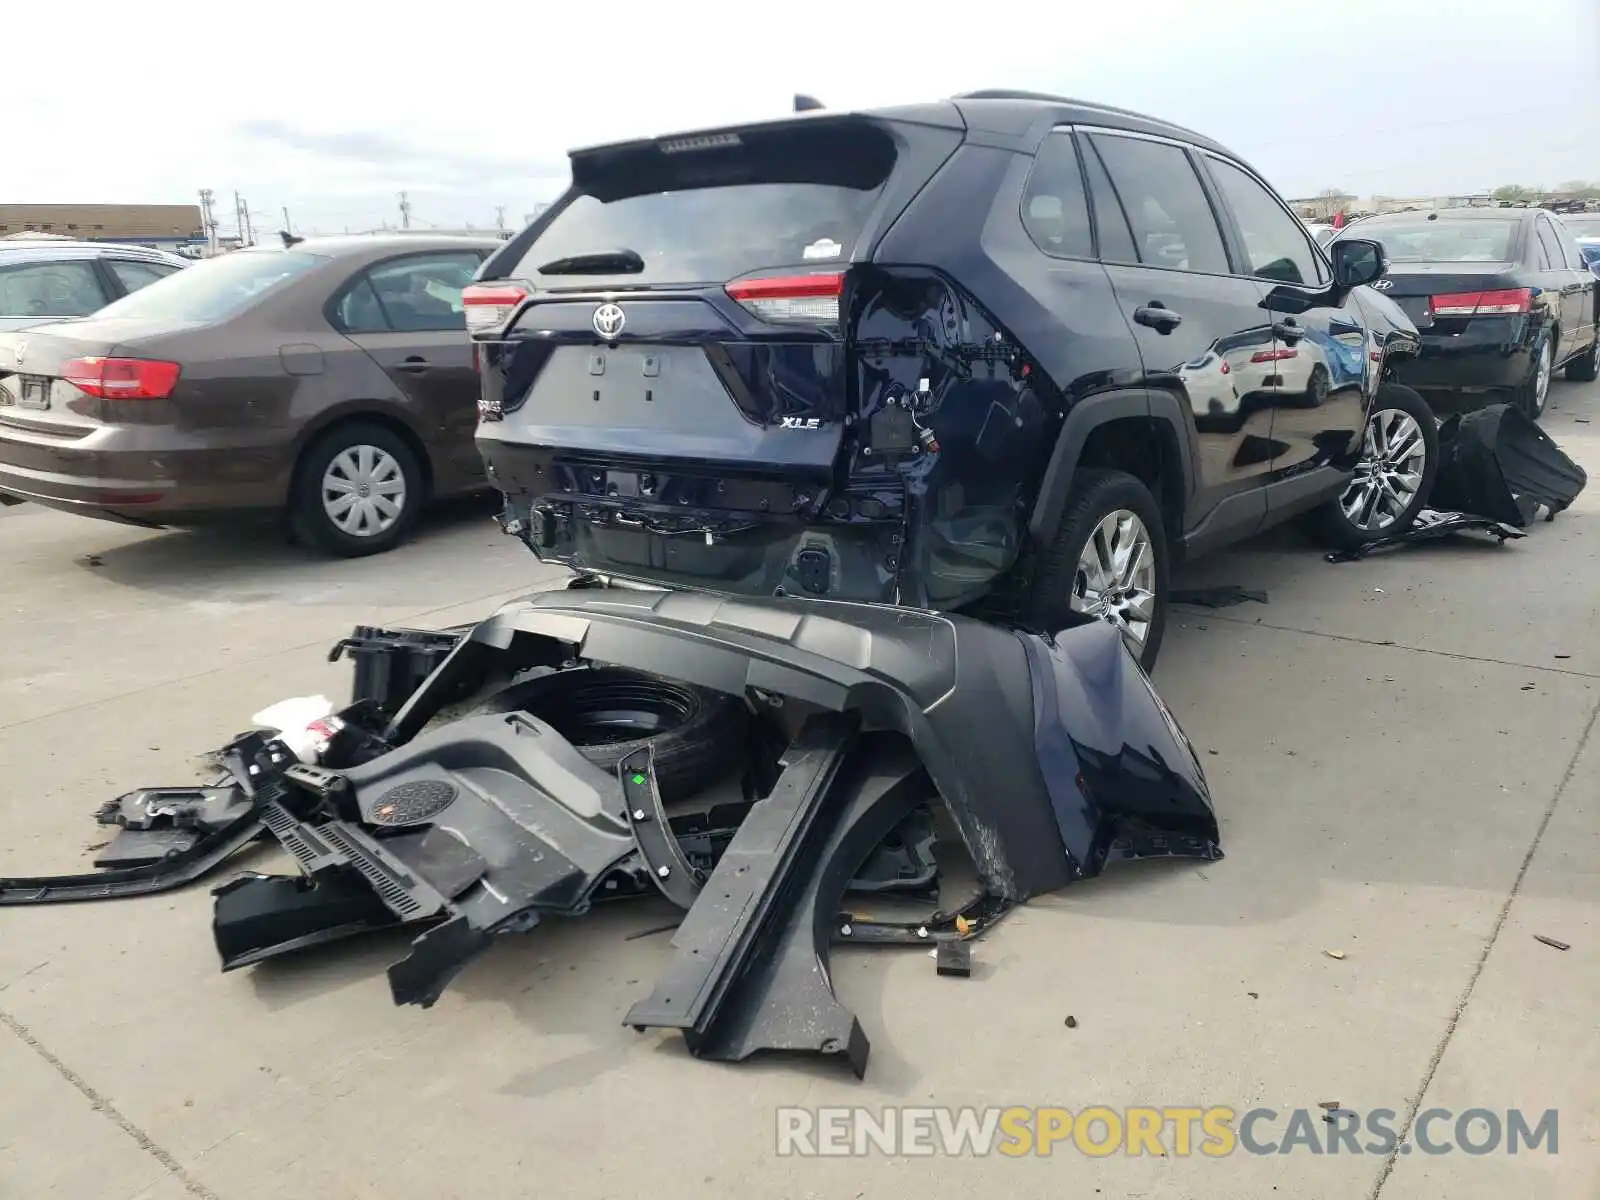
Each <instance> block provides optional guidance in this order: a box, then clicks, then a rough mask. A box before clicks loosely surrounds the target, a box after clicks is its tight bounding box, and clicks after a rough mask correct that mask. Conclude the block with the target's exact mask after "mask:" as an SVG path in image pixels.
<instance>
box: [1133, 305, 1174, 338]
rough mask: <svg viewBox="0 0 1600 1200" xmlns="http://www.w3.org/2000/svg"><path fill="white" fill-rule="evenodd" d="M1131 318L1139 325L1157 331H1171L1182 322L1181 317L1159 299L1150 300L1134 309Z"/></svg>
mask: <svg viewBox="0 0 1600 1200" xmlns="http://www.w3.org/2000/svg"><path fill="white" fill-rule="evenodd" d="M1133 319H1134V320H1135V321H1137V322H1139V324H1141V325H1148V326H1149V327H1150V328H1151V329H1154V330H1155V331H1156V332H1157V333H1171V332H1172V331H1173V330H1174V329H1176V328H1177V327H1178V326H1179V325H1181V324H1183V317H1182V316H1181V315H1180V314H1178V313H1175V312H1173V311H1172V310H1171V309H1170V308H1168V307H1167V306H1166V305H1165V304H1163V303H1161V301H1159V300H1152V301H1150V303H1149V304H1146V305H1144V306H1143V307H1142V308H1136V309H1134V310H1133Z"/></svg>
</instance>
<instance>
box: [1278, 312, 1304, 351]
mask: <svg viewBox="0 0 1600 1200" xmlns="http://www.w3.org/2000/svg"><path fill="white" fill-rule="evenodd" d="M1305 335H1306V331H1305V329H1304V328H1302V327H1301V325H1300V322H1298V321H1296V320H1295V319H1294V318H1293V317H1285V318H1284V319H1283V320H1281V321H1274V322H1273V323H1272V336H1273V337H1275V338H1281V339H1282V340H1283V341H1285V342H1288V343H1290V344H1291V345H1292V344H1293V343H1295V342H1298V341H1299V340H1300V339H1301V338H1303V337H1305Z"/></svg>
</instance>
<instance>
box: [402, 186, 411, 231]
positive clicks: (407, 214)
mask: <svg viewBox="0 0 1600 1200" xmlns="http://www.w3.org/2000/svg"><path fill="white" fill-rule="evenodd" d="M400 228H401V229H410V228H411V201H410V200H409V199H407V198H406V194H405V193H404V192H401V193H400Z"/></svg>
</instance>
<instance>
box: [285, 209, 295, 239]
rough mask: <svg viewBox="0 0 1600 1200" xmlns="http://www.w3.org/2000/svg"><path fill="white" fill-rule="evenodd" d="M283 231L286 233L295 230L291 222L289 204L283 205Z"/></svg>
mask: <svg viewBox="0 0 1600 1200" xmlns="http://www.w3.org/2000/svg"><path fill="white" fill-rule="evenodd" d="M283 231H284V232H285V233H293V232H294V227H293V226H291V225H290V224H289V206H288V205H287V204H285V205H284V206H283Z"/></svg>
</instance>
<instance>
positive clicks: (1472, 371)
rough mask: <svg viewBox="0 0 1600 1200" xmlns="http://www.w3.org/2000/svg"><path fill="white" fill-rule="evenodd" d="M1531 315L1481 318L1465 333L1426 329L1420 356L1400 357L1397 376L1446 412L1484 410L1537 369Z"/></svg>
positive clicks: (1464, 329) (1423, 334) (1468, 326)
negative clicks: (1529, 321) (1481, 408)
mask: <svg viewBox="0 0 1600 1200" xmlns="http://www.w3.org/2000/svg"><path fill="white" fill-rule="evenodd" d="M1530 332H1531V331H1530V329H1529V325H1528V321H1527V318H1525V317H1479V318H1474V319H1473V320H1471V321H1468V322H1466V323H1465V326H1464V327H1463V328H1461V329H1460V331H1459V332H1451V333H1440V332H1430V331H1427V330H1424V331H1423V333H1422V338H1421V342H1422V345H1421V351H1420V353H1419V354H1418V355H1417V357H1416V358H1412V359H1405V360H1402V361H1400V362H1399V363H1398V364H1397V365H1396V368H1395V377H1396V379H1397V380H1398V381H1399V382H1400V383H1403V384H1405V385H1406V386H1407V387H1411V388H1415V389H1416V390H1417V391H1419V392H1421V393H1423V394H1424V395H1425V396H1427V397H1428V399H1429V401H1430V403H1433V404H1434V406H1435V407H1436V408H1442V409H1445V410H1451V409H1462V408H1479V407H1482V406H1483V405H1484V404H1488V403H1493V402H1494V401H1496V400H1499V399H1504V398H1505V395H1504V394H1505V393H1507V392H1510V391H1512V390H1514V389H1516V388H1518V387H1521V386H1522V385H1523V384H1524V383H1526V382H1527V380H1528V377H1529V376H1530V375H1531V374H1532V372H1533V351H1532V346H1531V342H1532V338H1531V337H1530V336H1529V334H1530Z"/></svg>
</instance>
